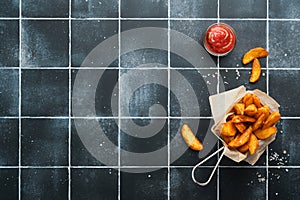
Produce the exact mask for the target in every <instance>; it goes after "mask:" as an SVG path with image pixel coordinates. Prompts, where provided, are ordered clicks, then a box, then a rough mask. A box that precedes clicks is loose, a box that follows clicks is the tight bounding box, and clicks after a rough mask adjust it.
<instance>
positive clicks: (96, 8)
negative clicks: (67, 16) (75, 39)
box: [72, 0, 119, 18]
mask: <svg viewBox="0 0 300 200" xmlns="http://www.w3.org/2000/svg"><path fill="white" fill-rule="evenodd" d="M118 11H119V6H118V0H102V1H98V0H88V1H86V0H72V17H76V18H77V17H79V18H86V17H91V18H97V17H118V15H119V13H118Z"/></svg>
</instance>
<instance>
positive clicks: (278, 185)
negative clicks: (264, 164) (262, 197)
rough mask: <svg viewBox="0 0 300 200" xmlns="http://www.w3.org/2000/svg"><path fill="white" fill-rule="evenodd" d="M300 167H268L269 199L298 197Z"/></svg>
mask: <svg viewBox="0 0 300 200" xmlns="http://www.w3.org/2000/svg"><path fill="white" fill-rule="evenodd" d="M299 180H300V169H299V168H295V169H293V168H292V169H288V168H280V169H269V188H268V189H269V193H268V194H269V199H275V200H276V199H298V198H299V190H300V185H299Z"/></svg>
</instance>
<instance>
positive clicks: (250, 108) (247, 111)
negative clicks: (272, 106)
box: [244, 104, 257, 117]
mask: <svg viewBox="0 0 300 200" xmlns="http://www.w3.org/2000/svg"><path fill="white" fill-rule="evenodd" d="M244 112H245V114H246V115H248V116H250V117H252V116H254V115H255V114H256V113H257V108H256V106H255V105H254V104H250V105H249V106H247V107H246V108H245V111H244Z"/></svg>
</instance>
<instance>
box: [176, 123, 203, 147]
mask: <svg viewBox="0 0 300 200" xmlns="http://www.w3.org/2000/svg"><path fill="white" fill-rule="evenodd" d="M181 134H182V137H183V140H184V141H185V142H186V144H187V145H188V146H189V147H190V148H191V149H193V150H195V151H200V150H202V149H203V145H202V143H201V142H200V140H198V138H196V136H195V135H194V133H193V132H192V130H191V129H190V127H189V126H188V125H187V124H184V125H183V126H182V128H181Z"/></svg>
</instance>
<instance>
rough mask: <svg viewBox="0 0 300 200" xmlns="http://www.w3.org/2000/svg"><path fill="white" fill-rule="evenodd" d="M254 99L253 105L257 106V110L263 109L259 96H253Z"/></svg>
mask: <svg viewBox="0 0 300 200" xmlns="http://www.w3.org/2000/svg"><path fill="white" fill-rule="evenodd" d="M252 98H253V103H254V105H255V106H256V108H260V107H262V105H261V102H260V99H259V97H258V96H256V95H255V94H253V96H252Z"/></svg>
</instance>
